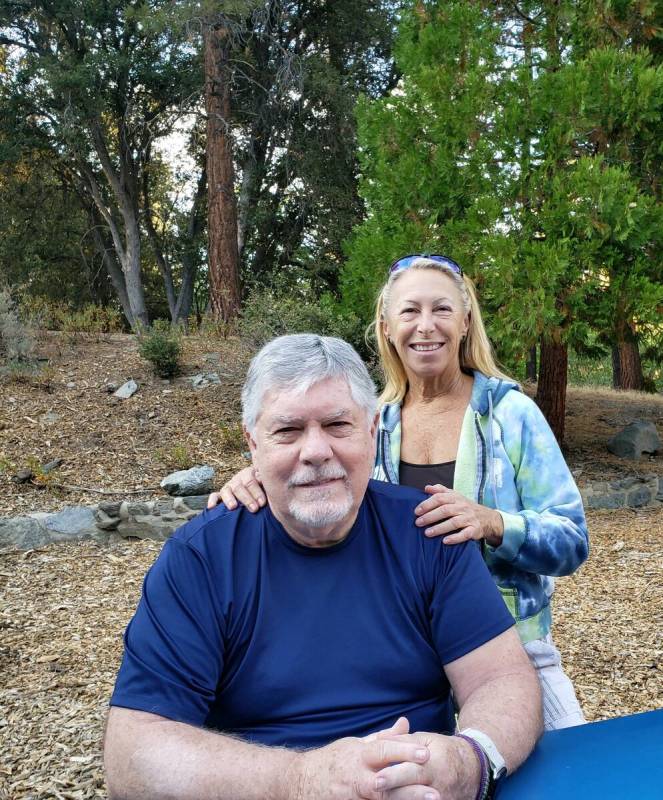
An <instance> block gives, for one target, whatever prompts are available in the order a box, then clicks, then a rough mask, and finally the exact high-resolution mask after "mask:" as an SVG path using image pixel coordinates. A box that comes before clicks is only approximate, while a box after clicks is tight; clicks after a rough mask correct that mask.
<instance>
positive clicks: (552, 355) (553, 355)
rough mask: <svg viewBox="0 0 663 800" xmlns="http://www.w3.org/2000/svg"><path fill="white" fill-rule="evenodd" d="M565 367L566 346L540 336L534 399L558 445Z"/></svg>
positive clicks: (564, 387)
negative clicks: (537, 379)
mask: <svg viewBox="0 0 663 800" xmlns="http://www.w3.org/2000/svg"><path fill="white" fill-rule="evenodd" d="M567 367H568V351H567V346H566V345H565V344H562V343H561V342H554V341H552V340H550V339H545V338H542V339H541V353H540V358H539V383H538V386H537V391H536V398H535V400H536V403H537V405H538V406H539V408H540V409H541V411H542V412H543V415H544V416H545V418H546V419H547V420H548V424H549V425H550V427H551V428H552V432H553V433H554V434H555V438H556V439H557V441H558V442H559V446H560V447H561V446H562V444H563V443H564V416H565V412H566V381H567Z"/></svg>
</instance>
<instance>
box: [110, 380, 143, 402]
mask: <svg viewBox="0 0 663 800" xmlns="http://www.w3.org/2000/svg"><path fill="white" fill-rule="evenodd" d="M137 391H138V384H137V383H136V381H134V380H128V381H127V382H126V383H123V384H122V386H120V388H119V389H118V390H117V391H116V392H113V397H119V398H120V400H128V399H129V398H130V397H131V396H132V395H134V394H136V392H137Z"/></svg>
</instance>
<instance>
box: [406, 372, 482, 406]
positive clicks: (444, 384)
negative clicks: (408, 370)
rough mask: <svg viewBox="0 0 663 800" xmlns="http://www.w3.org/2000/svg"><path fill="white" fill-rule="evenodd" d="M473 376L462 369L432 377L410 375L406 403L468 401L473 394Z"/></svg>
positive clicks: (423, 403)
mask: <svg viewBox="0 0 663 800" xmlns="http://www.w3.org/2000/svg"><path fill="white" fill-rule="evenodd" d="M472 383H473V380H472V377H471V376H470V375H465V374H464V373H463V372H461V371H460V369H457V370H454V371H453V373H452V374H447V373H443V374H442V375H436V376H434V377H431V378H418V377H417V376H416V375H408V390H407V394H406V396H405V402H404V405H406V406H407V405H418V404H422V405H425V404H429V403H434V402H435V401H441V402H444V403H445V404H448V403H454V401H463V402H465V403H467V402H468V401H469V397H470V395H471V394H472Z"/></svg>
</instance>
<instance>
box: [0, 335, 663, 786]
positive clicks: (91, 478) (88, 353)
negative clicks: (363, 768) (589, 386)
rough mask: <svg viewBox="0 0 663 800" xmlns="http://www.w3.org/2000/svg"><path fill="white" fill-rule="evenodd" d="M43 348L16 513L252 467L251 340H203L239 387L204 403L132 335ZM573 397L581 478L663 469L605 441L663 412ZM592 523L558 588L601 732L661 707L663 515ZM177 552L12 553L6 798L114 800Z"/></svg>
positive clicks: (202, 353)
mask: <svg viewBox="0 0 663 800" xmlns="http://www.w3.org/2000/svg"><path fill="white" fill-rule="evenodd" d="M42 346H43V348H44V352H46V353H47V354H50V355H51V357H52V360H51V366H50V367H49V368H48V369H49V370H50V372H45V373H44V374H43V375H42V376H41V377H38V378H34V379H30V380H27V381H25V382H18V383H17V382H8V381H4V382H2V383H0V409H1V410H0V434H1V435H2V440H1V445H0V471H1V473H2V474H1V477H2V482H1V484H0V515H16V514H20V513H26V512H28V511H37V510H40V511H46V510H48V511H52V510H57V509H59V508H61V507H63V506H64V505H71V504H74V503H85V504H91V503H95V502H98V501H99V499H100V495H97V494H95V493H93V492H88V491H82V490H71V489H62V488H58V486H56V485H55V484H56V483H57V484H59V485H69V486H82V487H86V488H88V489H96V490H103V491H108V492H113V491H115V490H121V491H120V493H119V494H118V499H120V497H121V493H122V492H127V491H133V492H137V493H136V494H135V495H133V496H134V498H135V499H142V498H143V497H144V498H145V499H147V498H150V497H153V496H154V494H155V491H157V490H156V487H157V486H158V483H159V480H160V479H161V477H163V475H164V474H165V473H166V472H167V471H168V469H169V468H171V467H172V468H175V466H177V465H176V464H174V463H172V462H174V461H175V460H177V459H179V458H181V454H182V451H183V450H182V449H184V451H186V453H187V457H190V459H191V461H192V462H193V463H207V464H211V465H212V466H214V467H215V468H216V469H217V477H218V479H219V482H222V481H223V479H224V477H225V476H226V475H230V474H232V473H234V471H235V470H236V469H237V467H238V466H241V465H243V463H245V462H244V461H243V457H242V455H241V451H242V449H243V446H242V444H241V440H240V439H239V438H238V437H237V436H236V435H235V434H236V432H237V431H236V425H237V419H238V412H239V406H238V393H239V387H240V386H241V382H242V377H243V374H244V371H245V367H246V363H247V360H248V355H249V354H248V353H245V352H242V351H238V348H237V344H236V343H234V342H232V341H220V342H219V341H214V342H210V341H205V340H203V339H198V340H195V341H189V340H187V345H186V347H187V349H186V352H185V362H186V372H187V373H188V374H193V373H195V372H201V371H217V372H219V374H220V377H221V379H222V383H221V385H220V386H210V387H209V388H206V389H203V390H200V391H198V392H194V391H193V390H192V389H191V387H190V384H188V383H187V382H186V381H185V380H184V379H181V378H180V379H178V380H175V381H171V382H170V383H168V384H166V383H162V382H161V381H160V380H159V379H158V378H155V377H153V376H152V375H151V374H150V373H149V370H147V368H146V366H145V364H144V362H141V360H140V359H139V357H138V355H137V353H136V346H135V341H134V340H133V337H129V336H122V337H105V338H103V339H100V340H97V339H81V338H80V337H79V338H78V339H77V340H75V341H71V340H65V339H64V338H63V337H62V336H56V335H50V336H49V337H46V338H45V339H44V341H43V342H42ZM213 354H218V359H217V360H215V359H212V360H210V356H211V355H213ZM128 377H133V378H135V379H136V380H137V381H138V382H139V384H140V390H139V392H138V394H137V395H135V396H134V397H133V398H131V399H130V400H127V401H123V402H121V401H117V400H115V399H114V398H112V397H111V396H110V395H109V394H108V393H107V392H106V391H105V388H104V387H105V385H106V383H107V382H108V381H115V382H122V381H123V380H125V379H126V378H128ZM67 384H73V386H71V385H70V386H69V387H67ZM569 394H570V396H569V405H570V410H571V414H570V416H569V460H570V463H571V466H572V467H573V466H575V467H576V468H578V469H582V470H583V472H582V474H581V477H580V481H581V482H582V480H583V477H582V476H583V475H584V476H585V477H588V476H589V477H592V478H593V477H598V476H603V475H608V476H612V475H620V476H623V475H624V474H629V472H631V473H633V472H635V471H636V467H637V469H639V470H640V471H643V470H644V471H649V472H652V471H656V472H660V471H661V463H660V462H661V460H660V459H658V460H657V461H656V462H650V463H646V464H644V465H643V464H634V465H627V466H625V465H624V462H621V463H617V462H613V461H612V460H611V457H606V456H605V453H604V451H603V449H602V447H603V445H602V444H601V442H602V441H604V439H602V438H601V437H603V435H604V428H607V427H609V426H610V425H612V424H613V422H614V421H615V420H624V419H627V418H628V417H629V416H630V415H638V414H639V415H648V418H650V419H654V421H656V422H657V423H659V424H660V423H661V422H663V398H656V397H654V398H646V397H641V396H638V395H636V396H635V397H634V398H632V397H629V398H621V405H620V404H619V403H620V398H619V397H617V398H615V395H614V394H611V393H601V392H599V393H591V392H588V391H587V390H577V391H576V390H572V391H571V392H570V393H569ZM582 408H588V409H589V410H588V411H587V413H585V414H584V415H583V412H582ZM49 412H50V414H51V415H52V414H55V415H56V416H57V420H56V421H49V419H52V417H49ZM598 417H602V418H603V419H598V420H597V418H598ZM602 426H603V427H602ZM659 430H660V428H659ZM597 442H598V444H597ZM58 457H60V458H64V459H65V461H64V464H63V465H62V466H61V467H60V468H58V469H57V470H56V471H55V473H54V475H55V477H54V478H53V479H51V481H50V482H49V481H48V480H47V481H46V482H45V484H42V485H41V486H34V485H26V484H20V485H17V484H15V483H12V482H11V481H10V477H11V475H12V474H13V473H14V471H15V470H16V469H19V468H21V467H24V466H26V465H27V464H28V463H36V464H44V463H46V462H48V461H52V460H53V459H54V458H58ZM169 460H170V462H171V463H169ZM588 521H589V527H590V536H591V543H592V551H591V555H590V559H589V561H588V562H587V564H586V565H584V566H583V567H582V568H581V569H580V570H579V571H578V572H577V573H576V574H575V575H573V576H571V577H568V578H562V579H559V580H558V581H557V590H556V595H555V603H554V619H555V626H554V639H555V643H556V644H557V646H558V647H559V649H560V650H561V652H562V656H563V659H564V663H565V666H566V669H567V672H568V673H569V675H570V676H571V678H572V679H573V682H574V684H575V686H576V690H577V692H578V695H579V698H580V700H581V703H582V706H583V708H584V711H585V713H586V716H587V717H588V719H590V720H596V719H602V718H606V717H611V716H615V715H622V714H630V713H635V712H639V711H646V710H650V709H654V708H658V707H661V706H662V705H663V680H662V668H663V641H662V632H663V508H657V509H641V510H627V509H625V510H619V511H610V512H599V511H593V512H589V514H588ZM160 546H161V545H160V544H159V543H157V542H150V541H123V542H116V543H112V544H111V545H109V546H106V547H101V546H99V545H97V544H95V543H92V542H83V543H76V544H60V545H51V546H49V547H45V548H43V549H40V550H34V551H28V552H25V553H20V552H15V551H9V552H7V551H5V552H2V553H0V674H1V675H2V683H1V685H0V800H28V799H29V800H38V799H39V800H41V799H42V798H57V800H84V799H87V798H105V797H106V792H105V789H104V781H103V773H102V766H101V740H102V731H103V721H104V716H105V713H106V707H107V702H108V698H109V696H110V693H111V691H112V686H113V681H114V677H115V674H116V671H117V668H118V665H119V662H120V658H121V654H122V638H121V637H122V632H123V630H124V628H125V626H126V624H127V622H128V620H129V619H130V617H131V614H132V613H133V610H134V608H135V606H136V603H137V601H138V598H139V596H140V590H141V583H142V578H143V575H144V573H145V571H146V569H147V568H148V567H149V565H150V564H151V563H152V562H153V560H154V559H155V558H156V556H157V555H158V552H159V550H160Z"/></svg>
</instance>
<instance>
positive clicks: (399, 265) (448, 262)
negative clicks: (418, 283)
mask: <svg viewBox="0 0 663 800" xmlns="http://www.w3.org/2000/svg"><path fill="white" fill-rule="evenodd" d="M418 258H429V259H430V260H431V261H437V263H438V264H442V266H444V267H448V268H449V269H450V270H451V271H452V272H455V273H456V275H460V276H461V277H462V275H463V270H462V269H461V267H460V264H456V262H455V261H454V260H453V259H452V258H447V257H446V256H438V255H428V253H415V254H414V255H411V256H403V258H399V259H398V260H396V261H394V263H393V264H392V265H391V266H390V267H389V274H390V275H391V273H392V272H399V271H400V270H402V269H407V268H408V267H411V266H412V264H413V263H414V262H415V261H416V260H417V259H418Z"/></svg>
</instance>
